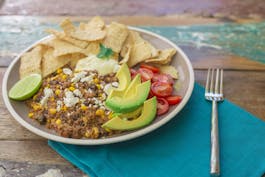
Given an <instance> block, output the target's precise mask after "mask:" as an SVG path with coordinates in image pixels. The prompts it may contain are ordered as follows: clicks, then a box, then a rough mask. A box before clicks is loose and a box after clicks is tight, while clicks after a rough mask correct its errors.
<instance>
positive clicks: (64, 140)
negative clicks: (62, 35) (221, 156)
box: [2, 26, 195, 145]
mask: <svg viewBox="0 0 265 177" xmlns="http://www.w3.org/2000/svg"><path fill="white" fill-rule="evenodd" d="M128 29H130V30H134V31H137V32H141V33H145V34H148V35H151V36H154V37H156V38H159V39H160V40H163V41H165V42H166V43H168V44H170V45H171V46H172V47H174V48H175V49H176V50H177V52H178V53H179V54H180V55H181V56H182V57H183V59H184V60H185V63H186V64H187V66H188V72H189V74H190V81H189V84H188V89H187V92H186V94H185V96H184V97H183V99H182V101H181V102H180V104H179V105H178V106H177V107H176V108H175V109H174V110H172V112H170V113H169V114H168V115H167V116H165V117H164V118H163V119H161V120H159V121H158V122H156V123H155V124H152V125H149V126H146V127H143V128H141V129H139V130H137V131H135V132H132V133H129V134H125V135H122V136H117V137H110V138H102V139H73V138H65V137H61V136H59V135H54V134H51V133H48V132H45V131H43V130H41V129H38V128H37V127H34V126H33V125H31V124H30V123H28V122H27V121H25V120H24V119H23V118H22V117H20V116H19V115H18V114H17V112H16V111H15V110H14V109H13V107H12V105H11V103H10V100H9V98H8V93H7V79H8V76H9V74H10V72H11V69H12V68H13V66H14V65H15V64H16V62H18V60H19V59H20V57H21V56H22V55H23V54H24V53H25V52H27V51H28V50H30V49H31V48H32V47H34V46H35V45H37V44H39V43H40V42H42V41H44V40H46V39H49V38H51V37H52V35H48V36H46V37H44V38H42V39H40V40H38V41H37V42H35V43H33V44H32V45H30V46H29V47H27V48H26V49H25V50H23V51H22V52H21V53H20V54H19V55H18V56H16V57H15V59H14V60H13V61H12V62H11V64H10V65H9V66H8V68H7V70H6V72H5V74H4V77H3V82H2V94H3V100H4V104H5V106H6V108H7V109H8V111H9V112H10V113H11V115H12V117H13V118H14V119H15V120H16V121H17V122H18V123H19V124H20V125H22V126H23V127H25V128H26V129H28V130H29V131H31V132H32V133H35V134H37V135H39V136H41V137H44V138H46V139H49V140H53V141H57V142H61V143H66V144H76V145H103V144H112V143H118V142H123V141H127V140H131V139H134V138H137V137H140V136H143V135H145V134H147V133H149V132H151V131H154V130H155V129H157V128H159V127H161V126H162V125H164V124H165V123H167V122H169V121H170V120H171V119H173V118H174V116H175V115H177V114H178V113H179V112H180V111H181V110H182V109H183V107H184V106H185V105H186V104H187V102H188V100H189V99H190V97H191V94H192V91H193V88H194V82H195V80H194V70H193V68H192V65H191V62H190V60H189V58H188V57H187V55H186V54H185V53H184V52H183V50H182V49H181V48H179V47H178V46H177V45H176V44H174V43H173V42H172V41H170V40H169V39H167V38H165V37H163V36H161V35H158V34H155V33H153V32H151V31H148V30H145V29H140V28H137V27H132V26H128Z"/></svg>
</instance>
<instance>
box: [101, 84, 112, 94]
mask: <svg viewBox="0 0 265 177" xmlns="http://www.w3.org/2000/svg"><path fill="white" fill-rule="evenodd" d="M112 89H113V87H112V85H111V84H106V85H105V87H104V89H103V91H104V92H105V93H106V94H107V95H109V94H110V92H111V90H112Z"/></svg>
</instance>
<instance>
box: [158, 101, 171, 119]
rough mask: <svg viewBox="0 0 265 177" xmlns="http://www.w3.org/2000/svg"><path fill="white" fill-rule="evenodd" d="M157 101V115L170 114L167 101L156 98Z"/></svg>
mask: <svg viewBox="0 0 265 177" xmlns="http://www.w3.org/2000/svg"><path fill="white" fill-rule="evenodd" d="M156 99H157V111H156V114H157V115H159V116H160V115H162V114H165V113H167V112H168V110H169V105H168V102H167V100H166V99H164V98H156Z"/></svg>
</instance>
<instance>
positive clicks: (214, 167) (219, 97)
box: [205, 69, 224, 176]
mask: <svg viewBox="0 0 265 177" xmlns="http://www.w3.org/2000/svg"><path fill="white" fill-rule="evenodd" d="M214 77H215V79H214ZM214 85H215V86H214ZM205 99H206V100H209V101H212V118H211V166H210V173H211V176H219V175H220V159H219V134H218V131H219V130H218V110H217V102H219V101H223V99H224V95H223V69H208V74H207V80H206V86H205Z"/></svg>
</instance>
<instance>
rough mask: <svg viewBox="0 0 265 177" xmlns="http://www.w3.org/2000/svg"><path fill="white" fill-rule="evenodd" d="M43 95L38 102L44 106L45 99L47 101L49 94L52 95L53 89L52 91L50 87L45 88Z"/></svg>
mask: <svg viewBox="0 0 265 177" xmlns="http://www.w3.org/2000/svg"><path fill="white" fill-rule="evenodd" d="M43 92H44V96H43V97H42V99H41V101H40V104H41V105H42V106H44V105H45V104H46V103H47V101H48V99H49V98H50V97H51V96H53V91H52V89H50V88H47V87H46V88H45V89H44V91H43Z"/></svg>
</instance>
